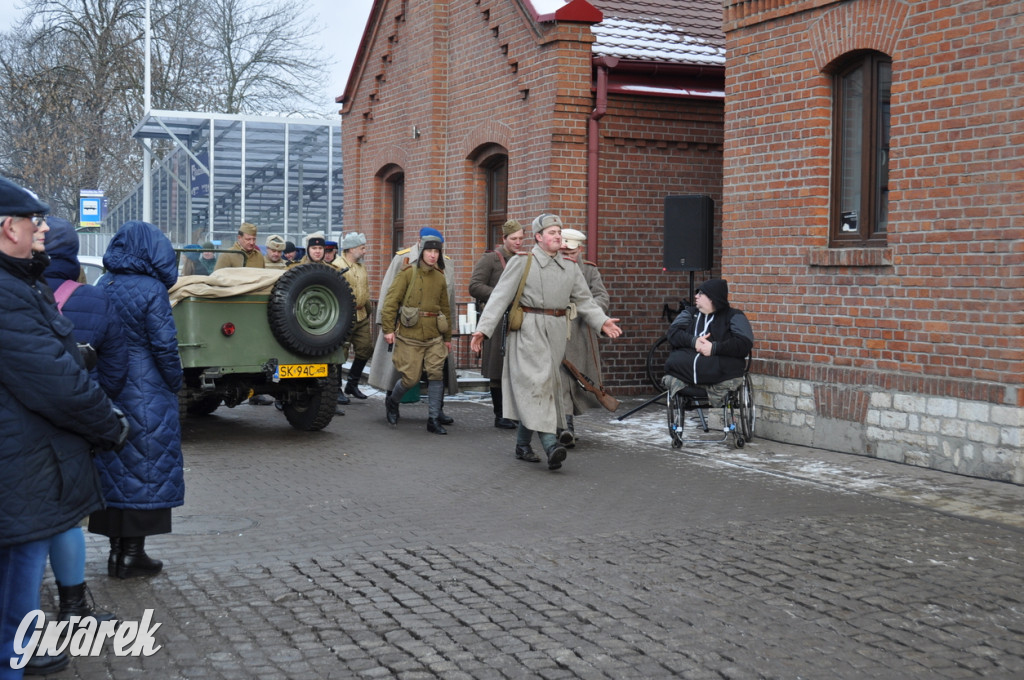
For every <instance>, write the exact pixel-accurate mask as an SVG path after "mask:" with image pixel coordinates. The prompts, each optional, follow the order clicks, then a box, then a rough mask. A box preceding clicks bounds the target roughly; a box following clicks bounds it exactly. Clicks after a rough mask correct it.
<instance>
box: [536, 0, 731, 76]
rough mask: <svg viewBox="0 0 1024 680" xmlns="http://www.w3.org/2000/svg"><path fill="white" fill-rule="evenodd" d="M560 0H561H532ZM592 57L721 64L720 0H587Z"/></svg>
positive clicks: (551, 0) (556, 0)
mask: <svg viewBox="0 0 1024 680" xmlns="http://www.w3.org/2000/svg"><path fill="white" fill-rule="evenodd" d="M533 2H534V3H535V4H536V3H540V2H547V3H551V4H561V0H533ZM590 3H591V4H592V5H593V6H594V7H596V8H597V9H599V10H601V13H602V14H603V15H604V21H602V22H601V23H599V24H595V25H594V26H592V30H593V32H594V36H595V37H596V38H597V40H596V42H595V43H594V47H593V51H594V56H598V57H618V58H619V59H626V60H636V61H657V62H668V63H675V64H694V65H715V66H722V65H724V64H725V32H724V31H723V30H722V2H721V0H590Z"/></svg>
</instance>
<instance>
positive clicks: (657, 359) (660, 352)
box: [646, 335, 672, 391]
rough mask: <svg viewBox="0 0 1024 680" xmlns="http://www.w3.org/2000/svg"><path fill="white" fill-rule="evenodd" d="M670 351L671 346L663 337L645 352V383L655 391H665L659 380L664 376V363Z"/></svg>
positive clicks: (665, 337) (665, 336)
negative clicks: (648, 383) (649, 384)
mask: <svg viewBox="0 0 1024 680" xmlns="http://www.w3.org/2000/svg"><path fill="white" fill-rule="evenodd" d="M671 351H672V345H670V344H668V336H667V335H663V336H661V337H660V338H658V340H656V341H655V343H654V344H653V345H651V349H650V350H648V352H647V363H646V368H647V381H648V382H650V383H651V386H652V387H654V389H656V390H659V391H660V390H663V389H665V388H664V387H663V386H662V384H661V378H662V377H663V376H664V375H665V361H666V360H668V355H669V353H670V352H671Z"/></svg>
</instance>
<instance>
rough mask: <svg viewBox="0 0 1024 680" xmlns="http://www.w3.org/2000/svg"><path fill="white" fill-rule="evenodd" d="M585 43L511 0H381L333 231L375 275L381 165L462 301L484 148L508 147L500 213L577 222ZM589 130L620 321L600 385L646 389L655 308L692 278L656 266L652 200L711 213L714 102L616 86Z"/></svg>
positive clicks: (588, 70) (587, 88) (386, 250)
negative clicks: (702, 196) (700, 198)
mask: <svg viewBox="0 0 1024 680" xmlns="http://www.w3.org/2000/svg"><path fill="white" fill-rule="evenodd" d="M592 41H593V36H592V34H591V31H590V26H589V25H587V24H564V23H563V24H544V25H541V26H540V27H537V26H535V25H534V24H533V23H532V22H531V21H530V20H529V19H528V18H527V17H526V16H525V15H523V14H522V12H521V10H520V7H519V3H516V2H512V1H510V0H481V2H479V3H476V2H472V3H471V2H435V3H419V2H417V3H409V6H408V7H407V8H406V9H405V10H404V13H403V10H402V5H401V3H399V2H390V3H388V4H387V6H386V8H385V11H384V12H383V15H382V16H381V18H380V21H379V22H378V23H377V28H376V29H375V31H374V33H373V34H372V42H371V45H370V49H369V52H368V54H367V55H366V57H365V59H364V60H363V61H362V64H363V68H362V70H361V71H360V72H359V74H358V86H357V87H356V88H355V89H354V90H353V96H352V101H350V102H346V104H345V114H344V116H343V122H342V137H343V154H344V163H345V165H344V177H345V229H346V230H350V229H357V230H360V231H365V232H366V233H367V236H368V240H369V245H370V249H369V253H368V256H367V266H368V267H369V269H370V275H371V277H372V278H373V279H374V281H373V282H372V284H371V285H373V286H374V287H376V286H377V285H378V284H379V279H380V276H381V275H382V274H383V270H384V268H385V267H386V265H387V262H388V261H389V260H390V256H391V247H392V246H391V244H390V243H389V242H388V241H389V240H390V239H389V236H388V234H389V233H390V228H389V225H388V223H387V216H388V214H389V213H388V205H387V200H386V199H387V193H386V190H385V187H384V186H383V183H382V182H381V180H380V178H379V177H378V176H377V175H378V173H380V172H381V170H382V169H383V168H385V167H388V166H389V164H393V165H397V166H401V167H402V168H403V169H404V170H405V173H406V175H405V177H406V179H405V187H406V229H407V231H408V232H409V233H410V234H412V233H415V232H416V231H418V230H419V228H420V227H422V226H428V225H429V226H435V227H438V228H441V229H442V230H443V231H444V233H445V238H446V254H447V255H449V256H450V257H452V258H453V259H454V262H455V266H456V271H457V276H458V286H459V290H458V291H457V293H458V300H459V301H460V302H466V301H468V300H469V295H468V291H467V288H468V284H469V275H470V272H471V270H472V266H473V263H474V262H475V261H476V259H477V258H478V257H479V256H480V254H481V253H482V252H483V251H484V249H485V223H484V208H485V206H484V194H483V175H482V173H481V172H480V170H479V167H478V159H477V156H476V154H477V153H478V152H479V151H481V150H482V148H484V147H486V146H487V145H490V144H498V145H500V146H502V147H504V148H505V149H506V150H507V152H508V155H509V208H508V213H509V216H510V217H514V218H516V219H519V220H520V222H522V223H523V224H525V225H528V224H529V223H530V221H532V219H533V217H535V216H536V215H537V214H539V213H540V212H545V211H550V212H556V213H558V214H560V215H561V216H562V218H563V219H564V221H565V223H566V224H567V225H570V226H574V227H578V228H580V229H585V228H586V224H587V124H588V119H589V117H590V114H591V112H592V111H593V109H594V106H595V99H594V93H593V92H592V85H593V71H592V66H591V51H590V47H591V43H592ZM413 126H416V127H417V128H418V129H419V131H420V136H419V138H414V137H413V133H412V130H413ZM600 139H601V141H600V153H601V166H600V168H601V169H600V175H601V177H600V187H601V189H600V209H599V210H600V218H599V232H600V233H599V235H598V240H599V242H600V247H599V252H598V261H599V262H598V263H599V264H600V265H601V268H602V273H603V276H604V279H605V281H606V284H607V286H608V288H609V291H610V293H611V296H612V306H613V313H614V315H616V316H620V317H621V318H622V321H623V324H624V328H625V330H626V336H625V337H624V338H623V339H622V340H621V341H617V342H615V343H608V344H606V346H605V352H606V365H607V367H608V374H607V375H606V376H605V377H606V383H607V384H609V385H614V386H617V387H618V388H619V389H618V391H619V392H622V393H626V392H629V391H636V390H637V389H643V390H649V388H646V387H645V388H638V385H639V384H640V381H641V374H642V370H643V366H642V364H643V359H644V357H645V355H646V351H647V348H648V347H649V346H650V344H651V343H652V342H653V341H654V339H655V338H656V337H658V335H659V334H660V333H661V332H662V331H663V329H664V322H663V321H661V320H660V318H659V317H660V314H661V310H662V305H663V304H664V303H666V302H667V303H670V304H671V306H675V304H676V303H677V302H678V301H679V299H680V298H681V297H682V296H683V294H684V293H683V292H682V291H683V288H684V287H686V285H687V281H688V279H687V276H686V275H685V274H679V273H671V274H665V273H663V272H662V271H661V262H662V238H663V237H662V232H663V226H662V222H663V210H664V197H665V196H666V195H668V194H679V193H707V194H711V195H712V196H713V197H714V199H715V201H716V211H717V210H718V209H719V206H720V199H721V152H722V104H721V103H720V102H696V103H694V102H688V101H686V100H679V99H672V100H669V99H657V98H650V97H644V98H639V100H637V99H633V98H629V97H623V96H613V97H611V99H610V102H609V111H608V115H607V116H606V117H605V118H604V119H603V120H602V121H601V138H600ZM718 223H719V220H718V219H717V217H716V224H718ZM412 240H413V237H409V238H407V239H406V241H407V243H404V244H397V245H398V246H403V245H408V243H409V242H411V241H412ZM716 242H719V243H720V239H718V238H717V237H716ZM716 260H717V256H716Z"/></svg>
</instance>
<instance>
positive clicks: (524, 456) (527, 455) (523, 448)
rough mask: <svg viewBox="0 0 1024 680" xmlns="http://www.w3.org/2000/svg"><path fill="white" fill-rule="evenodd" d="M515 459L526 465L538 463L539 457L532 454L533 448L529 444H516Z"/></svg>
mask: <svg viewBox="0 0 1024 680" xmlns="http://www.w3.org/2000/svg"><path fill="white" fill-rule="evenodd" d="M516 458H518V459H519V460H525V461H526V462H527V463H539V462H540V456H538V455H537V454H536V453H534V452H533V447H532V446H530V445H529V444H516Z"/></svg>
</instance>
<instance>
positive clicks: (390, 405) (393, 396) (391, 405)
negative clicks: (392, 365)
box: [384, 378, 405, 425]
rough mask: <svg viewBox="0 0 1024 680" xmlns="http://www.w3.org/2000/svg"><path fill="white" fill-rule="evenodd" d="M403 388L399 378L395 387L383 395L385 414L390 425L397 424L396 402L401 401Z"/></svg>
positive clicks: (403, 392)
mask: <svg viewBox="0 0 1024 680" xmlns="http://www.w3.org/2000/svg"><path fill="white" fill-rule="evenodd" d="M403 394H405V389H403V388H402V380H401V378H399V380H398V382H397V383H395V387H394V388H393V389H392V390H391V391H390V392H388V393H387V395H386V396H385V397H384V408H385V416H386V417H387V419H388V422H389V423H391V424H392V425H397V424H398V416H399V413H398V404H399V403H401V401H402V395H403Z"/></svg>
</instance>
